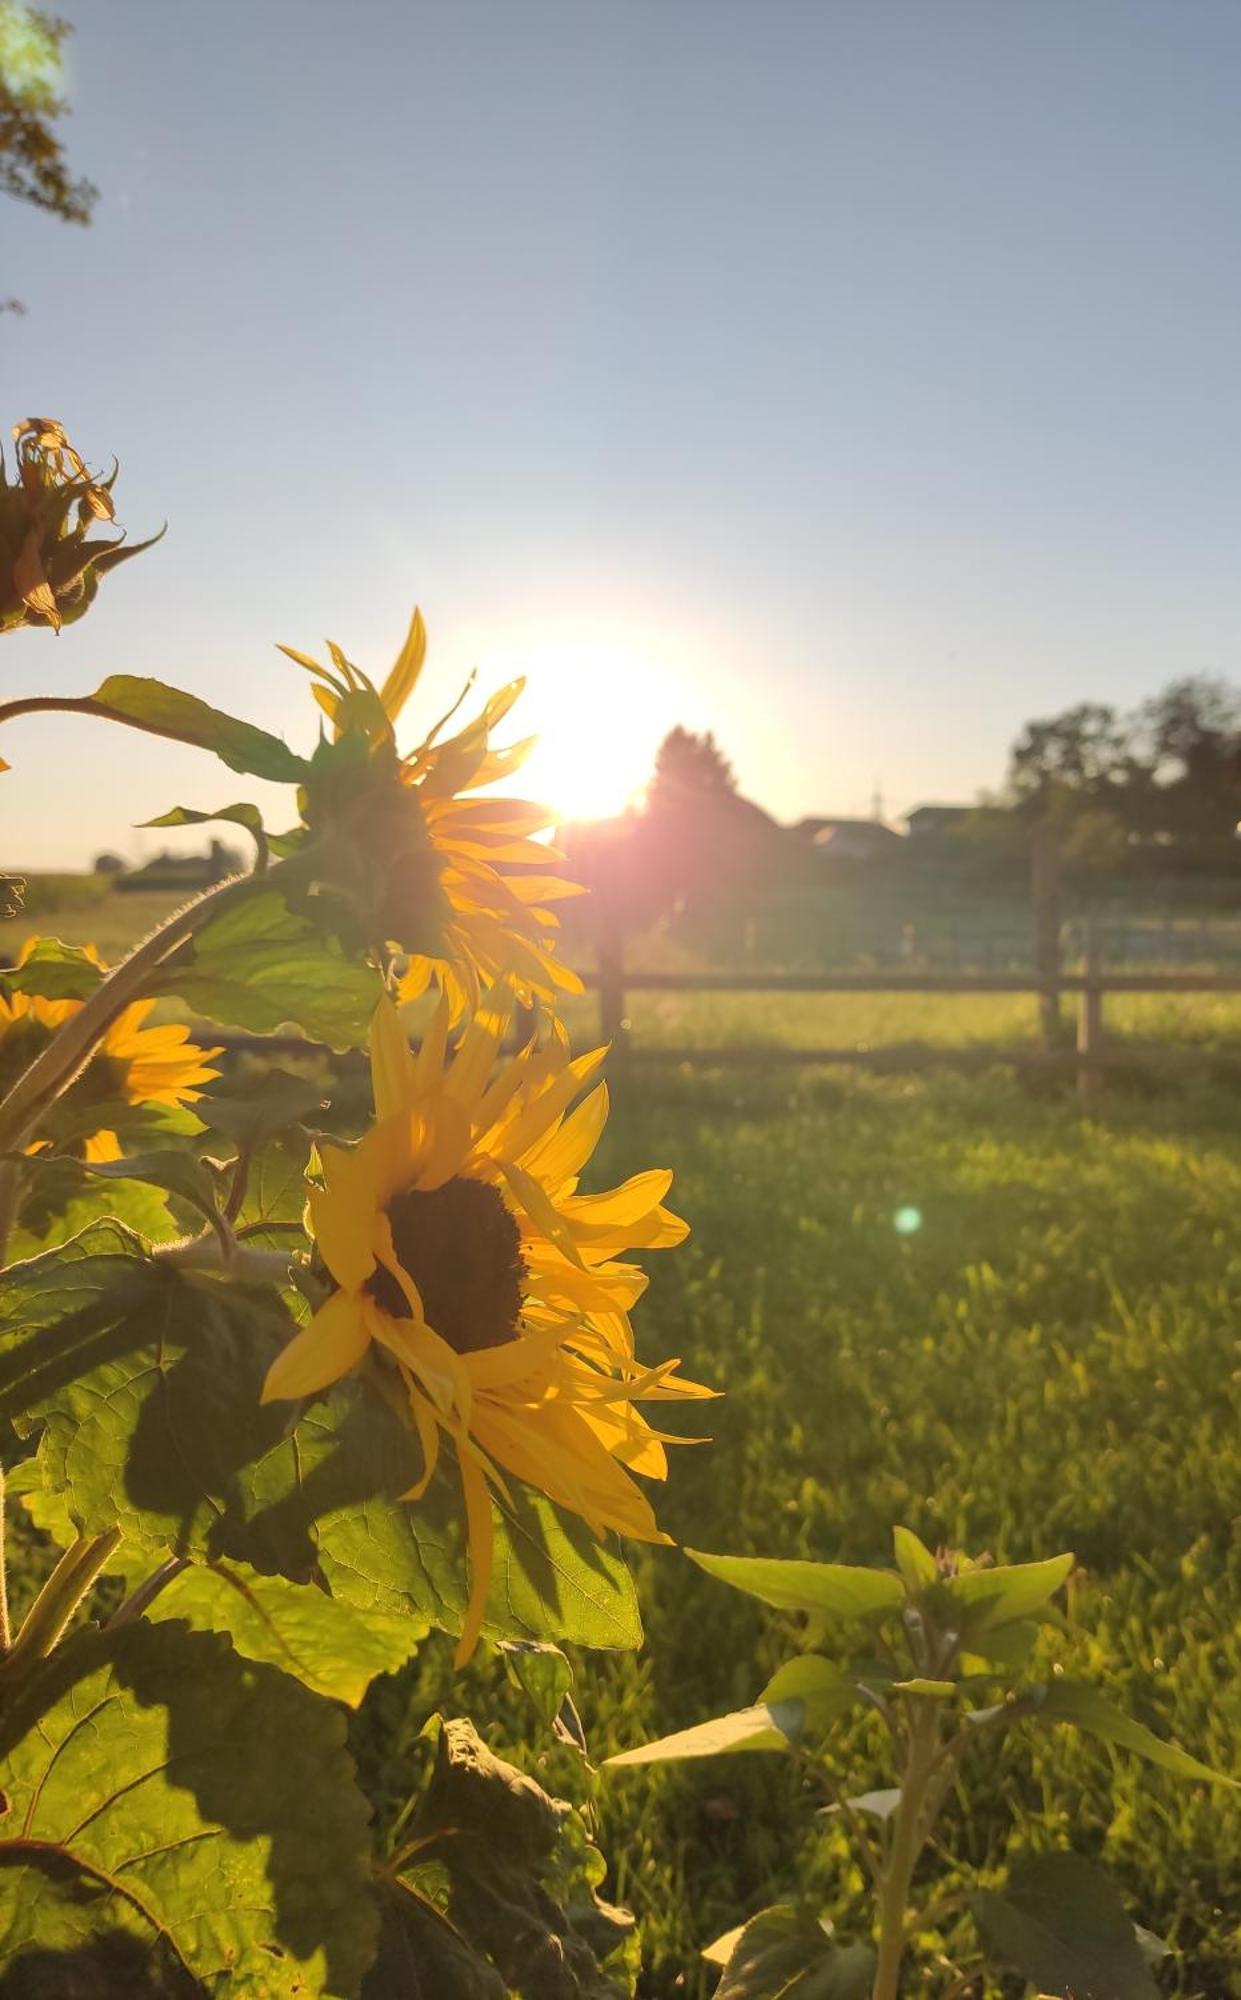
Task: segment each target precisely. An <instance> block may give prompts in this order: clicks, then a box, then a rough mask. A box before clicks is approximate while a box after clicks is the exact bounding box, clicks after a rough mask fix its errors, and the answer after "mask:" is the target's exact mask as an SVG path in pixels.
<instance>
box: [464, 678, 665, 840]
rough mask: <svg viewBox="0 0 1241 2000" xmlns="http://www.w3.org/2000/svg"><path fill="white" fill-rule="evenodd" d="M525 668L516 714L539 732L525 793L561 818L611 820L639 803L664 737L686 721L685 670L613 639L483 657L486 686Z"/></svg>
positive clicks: (524, 727)
mask: <svg viewBox="0 0 1241 2000" xmlns="http://www.w3.org/2000/svg"><path fill="white" fill-rule="evenodd" d="M519 674H521V675H524V676H525V679H526V692H525V694H524V696H523V697H522V700H521V703H520V706H519V707H518V709H517V710H516V711H515V713H514V716H513V718H512V721H513V722H514V723H515V724H517V725H518V733H519V734H521V735H522V736H525V735H531V736H534V737H535V738H536V739H537V740H536V743H535V747H534V749H533V750H532V751H531V753H530V757H529V759H528V761H527V762H526V763H525V764H524V765H523V766H522V769H521V775H520V781H519V787H520V790H521V792H522V793H523V794H524V796H525V797H527V798H531V799H538V800H539V801H540V803H542V804H545V805H547V806H549V807H551V809H552V810H553V812H554V813H555V815H556V818H557V820H558V821H562V822H563V821H567V820H586V819H611V818H613V817H614V816H615V815H616V814H618V813H622V812H624V810H625V808H626V806H630V805H635V804H637V803H639V802H640V800H641V797H642V793H643V791H644V790H645V788H646V785H647V784H648V782H649V780H650V776H651V772H652V770H653V769H654V764H655V753H656V751H657V750H658V748H659V745H660V743H661V742H662V740H663V738H664V737H665V736H666V735H667V733H668V731H669V730H670V729H671V728H672V727H673V726H674V725H675V724H676V723H677V722H679V721H682V720H683V719H684V718H683V717H682V715H681V713H680V708H681V707H683V706H684V701H683V699H682V700H679V699H678V696H679V692H681V691H680V688H679V682H678V678H677V676H676V675H675V674H674V673H673V672H671V671H670V670H669V669H667V668H666V667H664V666H661V665H660V663H659V662H657V661H656V660H654V659H652V658H649V657H647V656H645V655H643V654H639V653H637V652H635V651H632V650H631V649H629V648H627V647H624V646H620V645H615V644H611V643H609V642H607V641H590V642H586V643H581V642H578V641H574V640H569V639H565V640H555V641H546V642H543V643H536V644H533V645H529V646H519V647H513V648H511V649H510V648H507V647H505V648H495V649H490V648H489V649H488V650H487V651H486V652H485V653H484V654H483V655H482V657H481V659H480V661H479V684H480V686H482V687H487V688H490V687H495V686H499V685H501V684H502V683H503V682H505V681H509V680H513V679H514V678H515V677H516V676H517V675H519ZM509 783H510V785H511V784H512V781H511V780H510V781H509Z"/></svg>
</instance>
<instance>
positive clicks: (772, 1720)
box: [604, 1702, 796, 1770]
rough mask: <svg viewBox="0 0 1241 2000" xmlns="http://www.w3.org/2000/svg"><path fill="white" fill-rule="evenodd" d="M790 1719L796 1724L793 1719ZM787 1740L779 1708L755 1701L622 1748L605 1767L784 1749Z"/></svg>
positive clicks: (606, 1761)
mask: <svg viewBox="0 0 1241 2000" xmlns="http://www.w3.org/2000/svg"><path fill="white" fill-rule="evenodd" d="M789 1719H790V1721H792V1722H794V1725H795V1723H796V1718H795V1717H793V1716H790V1718H789ZM789 1742H790V1735H789V1732H788V1731H786V1730H784V1729H782V1728H781V1727H780V1723H779V1710H778V1709H773V1708H769V1707H768V1705H767V1703H766V1702H756V1703H755V1704H754V1706H753V1707H752V1708H739V1709H736V1710H735V1711H734V1712H733V1714H731V1715H717V1716H713V1717H712V1719H711V1721H710V1722H697V1723H694V1724H693V1726H692V1727H691V1728H689V1729H678V1730H677V1731H676V1732H675V1733H674V1734H673V1735H671V1736H661V1737H660V1738H659V1740H658V1741H657V1742H655V1743H639V1744H638V1745H637V1747H636V1748H635V1749H633V1750H621V1751H619V1752H618V1753H617V1754H616V1756H614V1757H608V1758H606V1759H605V1763H604V1768H605V1769H607V1770H619V1769H620V1768H621V1766H622V1765H630V1764H675V1763H678V1762H681V1761H682V1760H685V1759H688V1758H691V1757H723V1756H729V1755H732V1754H734V1753H735V1752H736V1751H738V1750H746V1751H749V1750H787V1749H788V1747H789Z"/></svg>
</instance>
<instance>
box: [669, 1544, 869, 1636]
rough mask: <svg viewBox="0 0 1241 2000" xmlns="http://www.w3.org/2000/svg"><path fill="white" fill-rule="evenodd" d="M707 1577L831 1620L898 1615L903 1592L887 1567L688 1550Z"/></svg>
mask: <svg viewBox="0 0 1241 2000" xmlns="http://www.w3.org/2000/svg"><path fill="white" fill-rule="evenodd" d="M685 1553H686V1555H687V1556H690V1557H691V1558H692V1559H693V1561H694V1562H696V1563H697V1564H698V1566H699V1568H700V1569H705V1570H706V1572H707V1574H708V1575H709V1576H717V1577H719V1579H720V1581H721V1582H722V1583H731V1584H732V1585H733V1586H734V1588H735V1589H737V1590H746V1591H748V1592H749V1593H750V1596H751V1597H759V1598H761V1599H762V1601H763V1603H764V1604H774V1605H775V1607H776V1609H777V1610H778V1611H818V1612H825V1613H827V1614H828V1615H829V1616H831V1617H833V1618H843V1619H850V1618H868V1617H871V1616H873V1615H874V1614H875V1613H876V1612H884V1611H894V1610H895V1609H896V1607H897V1606H898V1605H899V1604H900V1603H901V1602H902V1601H903V1599H904V1595H905V1591H904V1586H903V1585H902V1583H901V1579H900V1577H899V1576H895V1575H894V1574H893V1573H892V1571H890V1570H885V1569H854V1568H853V1567H852V1565H850V1564H846V1563H817V1562H802V1561H797V1560H793V1561H788V1560H784V1559H781V1558H778V1557H775V1556H713V1555H703V1554H702V1552H701V1550H699V1549H686V1551H685Z"/></svg>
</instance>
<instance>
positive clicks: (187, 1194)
mask: <svg viewBox="0 0 1241 2000" xmlns="http://www.w3.org/2000/svg"><path fill="white" fill-rule="evenodd" d="M76 1164H77V1166H78V1170H79V1172H81V1173H84V1174H93V1175H95V1176H96V1177H97V1178H98V1179H100V1180H105V1181H142V1182H144V1183H145V1185H146V1186H147V1187H157V1188H163V1189H164V1191H165V1192H166V1193H167V1194H175V1195H179V1196H180V1197H181V1200H182V1201H185V1202H188V1203H189V1205H190V1207H191V1208H194V1209H197V1211H198V1213H199V1214H200V1215H205V1216H206V1217H207V1219H208V1221H214V1220H215V1219H216V1217H217V1216H218V1214H219V1200H218V1193H217V1186H216V1179H215V1176H214V1174H213V1173H212V1171H211V1168H210V1167H209V1165H208V1164H207V1162H206V1161H205V1160H196V1159H195V1158H194V1155H193V1154H192V1153H177V1152H173V1151H172V1149H171V1148H168V1149H167V1150H161V1151H159V1152H154V1153H129V1154H126V1155H125V1157H124V1158H123V1159H120V1160H81V1161H78V1162H77V1163H76Z"/></svg>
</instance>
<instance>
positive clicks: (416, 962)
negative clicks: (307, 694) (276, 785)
mask: <svg viewBox="0 0 1241 2000" xmlns="http://www.w3.org/2000/svg"><path fill="white" fill-rule="evenodd" d="M426 644H427V640H426V627H425V626H424V624H423V621H422V614H421V613H420V612H418V611H415V613H414V616H413V620H412V622H411V624H410V628H409V632H408V635H407V637H406V640H405V644H404V645H403V646H402V648H401V651H400V653H399V654H398V656H397V659H396V663H395V665H394V666H393V668H392V671H391V673H390V674H389V675H388V677H387V679H386V680H385V681H384V683H383V686H382V687H379V688H377V687H376V686H375V684H374V683H373V682H372V681H371V680H369V679H368V678H367V676H366V675H365V674H364V673H362V671H361V670H360V668H358V667H355V666H354V665H353V664H352V663H351V662H350V661H349V660H347V659H346V658H345V656H344V654H343V653H342V652H341V650H340V648H339V646H335V645H333V646H330V647H329V651H330V654H331V659H332V666H331V668H328V667H324V666H322V665H320V664H319V662H318V661H316V660H313V659H311V658H310V657H309V655H307V654H305V653H298V652H295V651H294V650H293V649H292V648H291V647H288V646H286V647H283V648H282V649H281V650H282V651H283V652H285V653H287V654H288V656H289V658H290V659H292V660H295V661H296V662H297V664H298V665H299V666H301V667H304V668H305V669H306V671H307V672H308V673H310V674H311V675H313V676H314V679H315V687H314V695H315V699H316V701H317V702H318V703H319V706H320V707H321V708H322V709H323V711H324V713H325V714H326V715H327V716H328V718H329V719H330V721H331V724H332V729H333V736H332V739H331V740H330V741H325V742H323V743H321V745H320V749H319V751H318V753H317V754H316V756H315V757H314V758H313V759H312V769H311V777H310V779H309V781H308V782H307V784H306V786H305V787H304V788H303V791H302V796H301V805H302V814H303V818H304V819H305V822H306V825H307V827H308V828H310V830H311V831H312V833H314V834H315V835H317V836H318V838H319V841H320V844H321V847H322V850H323V852H324V853H325V854H326V855H327V856H328V858H329V866H330V868H331V870H332V873H333V878H334V880H333V886H335V887H336V888H338V889H340V890H343V891H345V892H346V893H347V894H349V896H350V897H351V899H352V900H353V901H354V902H355V904H358V905H360V906H361V907H363V908H364V909H365V910H366V912H367V916H368V918H369V922H370V925H371V936H370V938H369V940H368V941H370V942H376V941H378V942H382V943H383V944H386V945H390V946H393V947H395V949H396V950H397V951H398V952H399V953H400V954H401V955H402V956H403V957H404V958H405V959H406V960H407V961H408V964H407V968H406V971H405V973H404V975H403V978H402V983H401V997H402V998H403V999H413V998H415V997H416V996H417V995H418V994H419V993H421V992H423V991H424V990H425V989H426V987H427V986H428V985H430V984H431V983H432V982H433V981H434V982H437V983H438V985H439V986H440V988H441V990H442V991H443V992H444V993H445V994H446V995H447V996H448V1001H449V1006H450V1011H451V1015H452V1018H453V1020H458V1019H460V1018H461V1016H462V1015H463V1014H465V1013H466V1012H468V1011H469V1010H470V1009H472V1008H474V1007H476V1006H477V1005H478V1001H479V996H480V994H481V992H482V990H483V988H484V987H486V986H488V985H490V984H491V982H492V981H493V980H495V979H496V978H498V977H499V976H500V974H501V972H504V973H505V975H506V976H507V977H508V978H509V980H510V981H511V982H512V983H513V985H514V990H515V991H516V994H517V997H518V998H519V999H520V1000H522V1001H524V1002H527V1003H533V1002H535V1001H544V1002H552V1001H554V1000H555V999H556V998H557V996H558V995H559V994H562V993H578V992H580V991H581V981H580V980H579V979H578V977H577V975H576V973H573V972H570V971H569V970H568V968H567V967H565V966H563V965H561V964H560V962H559V960H558V959H557V957H556V951H555V934H556V931H557V930H558V928H559V919H558V917H557V915H556V912H555V910H554V909H553V908H552V907H551V905H553V904H554V903H557V902H560V901H562V900H563V899H564V898H565V897H567V896H574V895H579V894H581V893H582V892H581V887H580V885H579V884H578V883H576V882H571V881H569V880H568V879H567V878H565V877H564V876H561V875H559V874H557V872H556V864H557V863H558V862H559V861H560V860H561V859H562V857H561V856H560V855H559V854H558V853H557V852H556V851H555V850H554V849H553V848H551V847H547V846H544V845H543V844H542V843H541V842H540V841H538V840H536V839H535V838H534V836H535V835H536V834H538V833H541V832H543V831H544V830H545V829H546V828H548V827H549V826H550V825H551V823H552V815H551V814H550V813H549V812H548V811H546V810H545V808H544V807H542V806H538V805H532V804H530V803H529V802H528V801H527V800H524V799H509V798H495V797H492V796H487V797H479V796H477V794H478V793H480V792H481V791H482V790H483V789H484V788H485V787H490V786H491V785H494V784H497V783H499V782H500V781H501V780H502V779H504V778H507V777H508V776H509V775H510V774H511V773H512V772H513V771H515V770H516V769H517V768H518V766H519V765H520V764H521V762H522V761H523V759H524V758H525V757H526V756H527V755H528V754H529V752H530V749H531V747H532V743H533V739H528V740H527V741H525V742H523V743H517V744H514V745H512V746H510V747H509V748H507V749H503V750H496V749H493V748H492V745H491V735H492V731H493V730H494V729H496V728H497V727H498V725H499V724H500V723H501V722H502V721H503V719H504V717H505V716H506V715H507V714H508V712H509V710H510V709H511V708H512V706H513V704H514V702H515V701H516V700H517V699H518V697H519V695H520V694H521V692H522V688H523V687H524V685H525V684H524V682H523V681H520V680H518V681H513V682H511V683H510V684H509V686H508V687H505V688H502V689H501V690H500V692H499V693H498V694H495V695H493V696H492V697H491V699H490V700H489V701H488V702H487V703H486V704H485V706H484V708H483V711H482V714H481V715H479V716H478V717H477V718H476V719H475V721H473V722H472V723H469V724H468V725H467V726H466V727H465V728H464V729H462V730H460V731H458V733H457V734H456V735H455V736H450V737H447V738H445V739H444V740H442V741H441V740H440V739H441V733H442V731H443V730H444V728H445V727H446V725H447V723H448V720H449V717H448V716H445V717H443V718H441V720H440V721H439V722H438V723H437V724H436V725H435V727H434V728H433V729H432V730H431V732H430V734H429V735H428V736H427V737H426V738H425V739H424V741H423V742H422V743H421V744H419V746H418V748H417V749H416V750H414V751H412V752H411V753H410V754H409V755H407V756H402V755H401V753H400V751H399V749H398V747H397V741H396V722H397V718H398V716H399V715H400V712H401V710H402V708H403V707H404V705H405V703H406V701H407V700H408V699H409V697H410V695H411V694H412V693H413V691H414V688H415V687H416V685H417V682H418V678H419V675H420V674H421V671H422V666H423V662H424V660H425V657H426Z"/></svg>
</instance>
